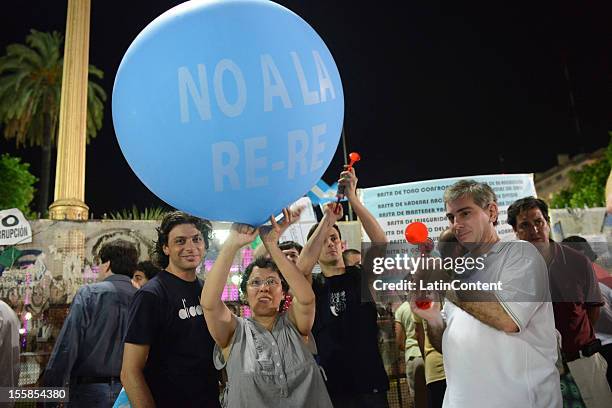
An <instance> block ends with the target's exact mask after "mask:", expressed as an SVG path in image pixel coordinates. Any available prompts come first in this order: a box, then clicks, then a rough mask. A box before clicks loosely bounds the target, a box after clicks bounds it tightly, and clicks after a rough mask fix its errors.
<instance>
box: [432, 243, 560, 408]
mask: <svg viewBox="0 0 612 408" xmlns="http://www.w3.org/2000/svg"><path fill="white" fill-rule="evenodd" d="M484 264H485V268H484V269H483V270H482V271H478V272H477V273H476V274H475V275H474V276H471V277H470V278H469V280H470V281H475V280H481V281H483V282H496V281H501V282H502V286H503V292H501V293H499V292H498V293H496V294H497V295H498V299H505V300H504V301H501V302H500V303H501V304H502V306H503V307H504V309H505V310H506V311H507V312H508V314H509V315H510V316H511V317H512V319H513V320H514V322H515V323H516V324H517V326H519V332H518V333H505V332H503V331H500V330H496V329H494V328H492V327H490V326H488V325H486V324H484V323H482V322H481V321H479V320H477V319H476V318H474V317H473V316H472V315H470V314H468V313H467V312H465V311H463V310H462V309H460V308H458V307H457V306H455V305H454V304H453V303H451V302H445V304H444V315H445V317H446V324H447V327H446V330H445V331H444V335H443V337H442V349H443V356H444V369H445V371H446V382H447V389H446V394H445V396H444V405H443V407H444V408H464V407H470V408H478V407H483V408H484V407H486V408H496V407H508V408H516V407H521V408H557V407H559V408H560V407H562V398H561V389H560V385H559V372H558V371H557V368H556V366H555V362H556V360H557V356H558V354H557V341H556V337H555V320H554V316H553V308H552V304H551V303H550V301H546V300H550V294H549V289H548V272H547V269H546V263H545V262H544V260H543V258H542V257H541V256H540V254H539V252H538V251H537V249H536V248H535V247H534V246H533V245H531V244H529V243H527V242H524V241H512V242H498V243H497V244H495V245H494V246H493V248H492V250H491V251H490V252H489V253H488V254H487V255H486V257H485V261H484ZM480 278H482V279H480ZM510 300H514V301H510ZM516 300H521V301H520V302H518V301H516ZM527 300H530V301H527Z"/></svg>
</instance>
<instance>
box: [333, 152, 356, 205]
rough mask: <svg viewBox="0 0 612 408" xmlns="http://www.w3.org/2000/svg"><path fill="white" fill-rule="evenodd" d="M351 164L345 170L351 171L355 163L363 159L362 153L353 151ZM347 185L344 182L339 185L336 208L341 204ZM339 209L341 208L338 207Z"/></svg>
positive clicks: (350, 158) (350, 157)
mask: <svg viewBox="0 0 612 408" xmlns="http://www.w3.org/2000/svg"><path fill="white" fill-rule="evenodd" d="M349 160H350V162H349V164H348V165H347V166H346V169H345V170H344V171H349V170H350V169H352V168H353V165H354V164H355V163H357V162H358V161H359V160H361V155H360V154H359V153H357V152H351V153H350V154H349ZM345 189H346V188H345V186H344V185H343V184H341V185H339V186H338V192H337V193H336V196H337V197H338V200H336V208H338V204H340V200H341V199H342V197H343V196H344V191H345ZM338 210H339V208H338ZM338 210H334V211H335V212H338Z"/></svg>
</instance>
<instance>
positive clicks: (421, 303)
mask: <svg viewBox="0 0 612 408" xmlns="http://www.w3.org/2000/svg"><path fill="white" fill-rule="evenodd" d="M414 304H415V305H416V307H418V308H419V309H423V310H425V309H429V308H430V307H431V300H415V301H414Z"/></svg>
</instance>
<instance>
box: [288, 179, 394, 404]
mask: <svg viewBox="0 0 612 408" xmlns="http://www.w3.org/2000/svg"><path fill="white" fill-rule="evenodd" d="M341 177H342V179H341V181H340V184H342V185H344V186H345V192H346V193H345V194H346V197H347V198H348V200H349V203H350V204H351V206H352V208H353V210H354V211H355V213H356V214H357V216H358V217H359V219H360V220H361V224H362V225H363V228H364V230H365V232H366V233H367V234H368V236H369V237H370V239H371V240H372V243H373V245H376V246H381V244H383V245H382V246H383V247H384V244H386V242H387V238H386V236H385V233H384V231H383V230H382V228H381V227H380V225H379V224H378V222H377V221H376V219H375V218H374V216H373V215H372V214H370V212H369V211H368V210H367V209H366V208H365V207H364V206H363V204H361V202H360V201H359V199H358V198H357V195H356V194H355V189H356V187H357V177H356V176H355V170H354V169H350V170H349V171H344V172H342V174H341ZM341 208H342V207H341V206H340V204H338V205H335V204H330V205H329V206H328V207H327V208H326V209H325V213H324V216H323V219H322V220H321V222H320V223H319V224H317V225H315V226H313V228H312V229H311V230H310V233H309V234H308V242H307V243H306V246H305V247H304V249H303V250H302V253H301V255H300V258H299V259H298V263H297V266H298V268H299V269H300V270H301V271H303V272H304V273H305V274H306V275H307V276H309V277H310V279H312V277H311V272H312V268H313V266H314V264H315V263H316V262H317V261H318V262H319V265H320V266H321V272H322V273H321V275H322V277H321V279H317V280H316V281H315V282H314V283H313V289H314V291H315V295H316V302H317V308H316V315H315V323H314V326H313V328H312V333H313V336H314V339H315V341H316V344H317V348H318V353H319V355H318V357H319V363H320V364H321V366H322V367H323V368H324V370H325V374H326V376H327V383H326V384H327V389H328V391H329V396H330V397H331V399H332V402H333V404H334V406H335V407H348V408H353V407H364V408H365V407H368V408H370V407H373V408H383V407H388V402H387V393H386V392H387V390H388V389H389V380H388V378H387V373H386V371H385V368H384V364H383V361H382V358H381V356H380V352H379V350H378V325H377V311H376V304H375V303H374V302H373V299H372V297H371V294H370V292H369V291H368V289H367V277H366V276H365V275H364V272H363V271H362V268H361V266H360V265H355V266H345V265H344V262H343V260H342V241H341V237H340V230H339V229H338V226H337V225H336V221H337V220H340V219H342V212H341V211H340V210H341ZM334 210H336V211H337V212H334ZM370 251H371V250H370ZM383 254H384V249H383ZM367 257H368V255H366V258H367Z"/></svg>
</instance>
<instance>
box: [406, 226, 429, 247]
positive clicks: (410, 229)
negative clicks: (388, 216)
mask: <svg viewBox="0 0 612 408" xmlns="http://www.w3.org/2000/svg"><path fill="white" fill-rule="evenodd" d="M404 235H405V237H406V241H408V242H409V243H411V244H413V245H416V244H422V243H424V242H426V241H427V237H428V236H429V231H428V230H427V226H426V225H425V224H423V223H422V222H418V221H417V222H411V223H410V224H408V226H407V227H406V231H404Z"/></svg>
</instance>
